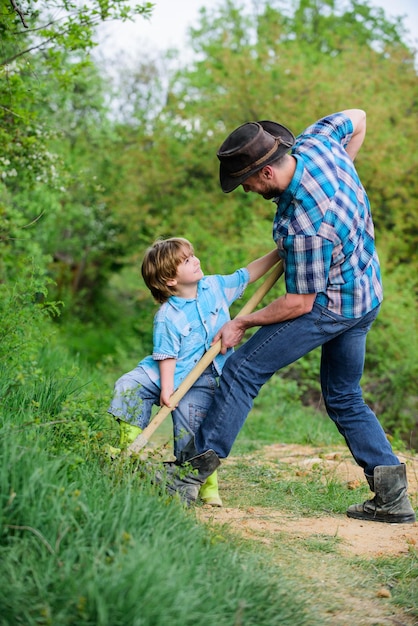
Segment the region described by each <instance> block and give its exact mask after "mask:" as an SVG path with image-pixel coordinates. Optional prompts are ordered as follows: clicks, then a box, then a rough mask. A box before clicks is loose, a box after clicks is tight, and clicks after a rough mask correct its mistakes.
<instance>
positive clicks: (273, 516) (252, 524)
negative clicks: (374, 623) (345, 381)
mask: <svg viewBox="0 0 418 626" xmlns="http://www.w3.org/2000/svg"><path fill="white" fill-rule="evenodd" d="M260 456H261V457H262V458H263V461H264V460H267V461H272V462H274V461H278V460H280V462H281V463H283V462H286V463H288V464H289V466H292V467H293V468H294V472H295V473H296V474H298V475H303V473H305V472H306V473H308V472H309V470H310V468H312V467H313V466H316V467H317V466H318V465H322V466H323V468H324V470H325V473H329V474H332V475H333V476H335V477H338V478H339V479H340V480H341V482H345V483H347V486H348V488H353V487H355V486H358V485H359V484H360V483H361V482H362V481H364V475H363V470H362V469H361V468H360V467H359V466H358V465H356V464H355V463H354V461H352V460H351V457H349V456H348V455H347V453H346V450H345V448H336V449H334V450H331V451H328V452H327V453H326V454H324V453H323V449H322V448H321V449H320V450H319V449H315V448H312V447H310V446H300V445H292V444H289V445H287V444H274V445H270V446H266V447H265V448H264V449H263V451H262V452H261V453H260ZM397 456H398V458H399V460H400V461H401V462H402V463H406V465H407V476H408V493H409V495H410V497H411V500H412V501H413V503H416V501H417V498H418V456H408V455H404V454H398V455H397ZM242 460H243V459H242V457H240V461H241V462H242ZM236 461H237V459H235V458H234V457H229V458H228V459H225V460H224V461H223V465H227V464H233V463H236ZM221 490H222V486H221ZM372 496H373V494H370V497H372ZM200 515H201V517H202V518H203V519H209V518H210V519H211V520H213V521H215V522H217V523H221V524H225V523H227V524H229V525H230V526H231V527H232V528H235V529H237V530H239V532H241V533H243V534H244V535H246V536H247V537H251V536H254V535H257V536H258V535H259V533H260V531H264V532H266V531H267V532H277V531H279V530H280V532H283V531H285V532H286V533H289V534H291V535H294V536H295V537H298V536H299V537H309V536H313V535H328V536H330V537H339V538H340V539H341V540H342V542H341V550H342V551H343V552H346V553H347V554H352V555H357V556H369V557H372V556H374V557H376V556H382V555H385V554H387V555H389V554H390V555H397V554H405V553H407V552H408V550H409V547H410V546H411V545H413V546H415V545H416V546H417V547H418V522H416V523H415V524H382V523H370V522H362V521H359V520H353V519H349V518H348V517H347V518H346V517H335V516H325V517H315V518H307V517H299V518H297V517H294V516H289V515H287V514H286V512H285V511H280V510H276V511H275V510H272V509H270V508H269V509H263V508H260V507H252V506H249V507H247V508H245V509H242V508H239V509H234V508H230V507H228V505H227V504H226V506H224V507H222V508H213V507H203V508H201V509H200Z"/></svg>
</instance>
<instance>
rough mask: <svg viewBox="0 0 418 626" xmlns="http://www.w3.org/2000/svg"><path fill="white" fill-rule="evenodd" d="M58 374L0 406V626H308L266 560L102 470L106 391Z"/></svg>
mask: <svg viewBox="0 0 418 626" xmlns="http://www.w3.org/2000/svg"><path fill="white" fill-rule="evenodd" d="M64 363H65V358H63V359H62V360H61V367H60V368H58V363H57V362H56V361H55V366H56V367H57V370H56V371H57V376H56V377H55V378H51V375H52V374H51V365H52V361H51V360H50V359H49V358H48V356H47V354H46V353H43V352H42V351H41V352H40V353H39V358H38V362H37V365H38V368H39V369H40V370H41V371H40V372H39V376H38V380H37V383H36V385H31V384H29V383H28V384H18V382H17V383H16V384H14V385H9V387H8V392H7V402H3V403H2V405H1V414H0V494H1V508H0V523H1V524H0V624H1V626H16V625H18V624H24V625H25V626H32V625H33V626H35V625H39V624H45V625H51V626H66V625H75V624H77V626H84V625H92V626H93V625H94V626H102V625H103V626H105V625H106V626H110V625H111V626H119V625H121V626H122V625H123V626H125V625H128V624H129V625H131V624H135V625H143V626H148V625H149V626H151V625H157V626H158V625H161V626H166V625H167V624H170V626H177V625H178V626H180V625H181V626H187V625H188V624H190V625H192V624H193V625H196V624H207V623H216V624H219V625H221V626H223V625H225V626H234V625H237V626H238V625H254V626H274V625H276V624H277V625H279V624H280V625H283V626H286V625H289V626H291V625H292V626H294V625H296V626H297V625H300V626H302V625H304V624H310V625H313V624H314V623H315V622H314V621H313V620H312V617H311V616H307V615H306V612H305V610H304V605H303V602H302V600H301V599H299V598H298V597H297V593H295V590H294V588H293V585H291V584H290V583H287V582H286V577H285V574H284V572H282V571H281V570H280V569H279V568H278V567H277V565H276V564H274V563H273V562H271V561H269V559H268V557H267V556H266V555H264V556H262V555H260V554H256V553H254V552H251V551H249V550H246V549H244V547H243V546H239V545H238V544H236V543H235V540H233V539H231V538H230V537H227V536H225V534H224V535H222V536H219V535H214V533H213V531H211V530H209V529H207V528H206V527H205V526H203V525H201V524H199V523H197V521H196V519H195V514H194V511H193V510H185V509H184V507H183V506H182V505H181V504H180V503H179V502H177V501H176V500H171V499H169V498H168V497H167V496H166V495H164V494H160V493H159V492H158V491H157V490H156V488H155V487H153V486H152V485H151V483H150V480H149V478H148V477H147V476H146V475H145V476H144V473H143V472H142V473H139V472H136V471H135V465H133V464H132V463H130V462H122V461H120V462H116V463H111V462H110V461H108V460H107V458H106V457H105V455H104V454H103V452H102V450H103V445H102V443H103V441H105V440H106V438H107V437H108V436H109V437H111V435H112V433H111V432H110V433H109V434H108V433H106V431H104V428H106V423H107V418H106V415H105V409H106V403H107V400H106V394H107V389H106V387H105V386H104V385H101V383H100V381H99V380H94V381H91V383H90V385H87V386H81V387H80V386H79V380H80V379H81V380H83V379H85V378H88V376H85V375H84V374H85V373H83V372H78V374H77V376H74V372H72V373H71V375H69V376H66V375H65V371H64V370H65V367H64ZM2 375H3V376H5V375H6V373H5V371H3V372H2ZM42 381H43V382H42ZM89 387H93V393H92V391H91V390H89ZM19 406H25V407H26V409H25V410H24V411H17V408H18V407H19Z"/></svg>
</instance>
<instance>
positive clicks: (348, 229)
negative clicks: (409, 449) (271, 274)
mask: <svg viewBox="0 0 418 626" xmlns="http://www.w3.org/2000/svg"><path fill="white" fill-rule="evenodd" d="M365 133H366V114H365V113H364V111H361V110H359V109H350V110H346V111H343V112H341V113H336V114H333V115H330V116H328V117H325V118H323V119H321V120H319V121H317V122H315V123H314V124H312V125H311V126H310V127H308V128H307V129H306V130H305V131H304V132H303V133H302V134H301V135H299V136H298V137H297V138H296V139H295V137H294V136H293V134H292V133H291V132H290V131H289V130H288V129H287V128H286V127H284V126H282V125H280V124H277V123H275V122H270V121H261V122H249V123H246V124H243V125H242V126H240V127H239V128H237V129H236V130H234V131H233V132H232V133H231V134H230V135H229V136H228V137H227V139H226V140H225V141H224V143H223V144H222V146H221V147H220V149H219V151H218V153H217V156H218V158H219V161H220V183H221V187H222V190H223V191H224V192H225V193H229V192H231V191H233V190H234V189H236V188H237V187H239V185H242V187H243V189H244V191H246V192H247V193H248V192H253V193H257V194H259V195H261V196H262V197H263V198H265V199H267V200H273V202H274V203H275V204H276V205H277V210H276V214H275V217H274V223H273V238H274V241H275V242H276V244H277V247H278V251H279V255H280V256H281V257H282V259H283V260H284V263H285V284H286V294H285V295H283V296H281V297H279V298H277V300H275V301H274V302H272V303H271V304H269V305H268V306H266V307H264V308H263V309H261V310H258V311H255V312H254V313H251V314H249V315H246V316H243V317H238V318H236V319H234V320H232V321H230V322H228V323H227V324H225V325H224V326H223V327H222V329H221V330H220V331H219V332H218V334H217V335H216V336H215V338H214V341H217V340H218V339H220V338H221V339H222V351H226V350H227V349H228V348H230V347H232V346H236V345H237V344H238V343H239V342H240V340H241V339H242V338H243V336H244V333H245V331H246V330H247V329H248V328H252V327H255V326H260V328H259V330H258V331H257V332H256V333H255V334H254V335H253V336H252V337H251V338H250V339H249V340H248V341H247V342H246V343H244V344H243V345H242V346H241V347H240V348H239V349H238V350H236V352H235V353H234V354H233V355H232V356H230V358H229V359H228V361H227V364H226V366H225V368H224V370H223V373H222V377H221V380H220V386H219V389H218V390H217V392H216V393H215V399H214V401H213V403H212V405H211V407H210V409H209V412H208V416H207V417H206V419H205V420H204V421H203V422H202V424H201V427H200V429H198V431H197V432H196V434H195V439H194V440H192V441H190V442H189V444H188V446H186V448H185V449H184V454H182V456H181V458H180V459H178V460H177V464H184V463H185V462H186V461H187V462H188V463H189V464H190V465H191V467H192V468H193V470H194V471H193V472H191V473H190V474H187V475H186V476H184V469H183V470H182V472H183V474H181V473H179V472H178V469H177V471H176V466H175V464H171V465H170V464H168V484H167V488H168V490H169V492H170V493H176V492H178V493H179V494H180V496H181V497H182V498H183V499H184V500H186V501H187V502H188V503H190V502H193V501H194V500H195V499H196V497H197V494H198V491H199V487H200V486H201V484H202V483H204V481H205V479H206V478H207V476H209V475H210V474H211V473H212V472H213V471H214V470H215V469H216V468H217V467H218V466H219V464H220V460H219V459H220V458H225V457H226V456H228V454H229V452H230V450H231V447H232V445H233V443H234V441H235V439H236V437H237V435H238V433H239V431H240V429H241V427H242V425H243V423H244V421H245V419H246V417H247V415H248V413H249V411H250V410H251V407H252V403H253V399H254V398H255V397H256V396H257V394H258V392H259V390H260V388H261V387H262V386H263V385H264V384H265V383H266V382H267V381H268V380H269V379H270V378H271V376H272V375H273V374H274V373H275V372H276V371H277V370H280V369H281V368H282V367H285V366H286V365H289V364H290V363H292V362H294V361H296V360H297V359H299V358H300V357H302V356H303V355H305V354H307V353H308V352H310V351H311V350H313V349H315V348H317V347H319V346H322V354H321V367H320V379H321V388H322V393H323V397H324V402H325V406H326V409H327V412H328V415H329V416H330V418H331V419H332V420H333V421H334V422H335V424H336V426H337V428H338V430H339V431H340V433H341V434H342V436H343V437H344V438H345V441H346V443H347V445H348V447H349V449H350V451H351V453H352V455H353V457H354V459H355V461H356V462H357V463H358V464H359V465H360V466H361V467H362V468H363V469H364V473H365V476H366V478H367V481H368V483H369V485H370V488H371V490H372V491H373V492H374V493H375V496H374V498H373V499H371V500H367V501H366V502H364V503H362V504H356V505H353V506H350V507H349V509H348V511H347V515H348V516H349V517H354V518H357V519H361V520H371V521H378V522H389V523H412V522H414V521H415V513H414V510H413V508H412V506H411V504H410V502H409V499H408V496H407V479H406V468H405V465H404V464H401V463H400V462H399V459H398V458H397V457H396V456H395V455H394V453H393V451H392V448H391V446H390V443H389V441H388V439H387V438H386V436H385V433H384V431H383V429H382V427H381V425H380V423H379V421H378V419H377V418H376V416H375V414H374V413H373V412H372V410H371V409H370V408H369V407H368V406H367V405H366V404H365V402H364V400H363V397H362V391H361V387H360V379H361V377H362V374H363V365H364V357H365V345H366V336H367V333H368V331H369V329H370V327H371V325H372V323H373V321H374V320H375V318H376V316H377V314H378V312H379V307H380V303H381V301H382V298H383V295H382V286H381V278H380V267H379V260H378V256H377V253H376V250H375V245H374V228H373V222H372V217H371V213H370V206H369V201H368V198H367V195H366V192H365V190H364V189H363V186H362V184H361V182H360V179H359V177H358V174H357V172H356V169H355V167H354V164H353V161H354V159H355V157H356V155H357V153H358V151H359V149H360V147H361V145H362V143H363V140H364V136H365ZM289 151H290V153H289Z"/></svg>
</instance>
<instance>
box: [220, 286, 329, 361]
mask: <svg viewBox="0 0 418 626" xmlns="http://www.w3.org/2000/svg"><path fill="white" fill-rule="evenodd" d="M315 298H316V293H309V294H297V293H286V294H285V295H284V296H280V298H277V300H274V301H273V302H271V303H270V304H268V305H267V306H265V307H264V308H262V309H260V310H259V311H254V312H253V313H250V314H249V315H243V316H242V317H236V318H235V319H233V320H231V321H230V322H227V323H226V324H224V326H222V328H221V329H220V330H219V331H218V333H217V334H216V335H215V337H214V338H213V341H212V343H216V341H218V340H219V339H221V340H222V349H221V352H222V354H225V352H226V351H227V349H228V348H232V347H233V346H236V345H237V344H238V343H239V342H240V341H241V339H242V338H243V336H244V333H245V331H246V330H247V329H248V328H252V327H254V326H268V325H269V324H276V323H277V322H284V321H285V320H292V319H294V318H296V317H300V316H301V315H304V314H305V313H309V312H310V311H311V310H312V307H313V304H314V302H315Z"/></svg>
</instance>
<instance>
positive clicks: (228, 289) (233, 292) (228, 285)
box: [215, 267, 250, 306]
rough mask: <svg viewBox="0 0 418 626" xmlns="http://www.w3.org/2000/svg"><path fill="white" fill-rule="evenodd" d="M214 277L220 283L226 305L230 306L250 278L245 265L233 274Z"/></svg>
mask: <svg viewBox="0 0 418 626" xmlns="http://www.w3.org/2000/svg"><path fill="white" fill-rule="evenodd" d="M215 278H216V280H217V281H218V283H219V285H220V289H221V292H222V294H223V297H224V299H225V300H226V303H227V305H228V306H230V305H231V304H232V303H233V302H235V300H237V299H238V298H241V297H242V294H243V293H244V291H245V289H246V287H247V285H248V282H249V280H250V274H249V271H248V270H247V268H246V267H242V268H241V269H239V270H236V271H235V272H234V273H233V274H227V275H217V276H215ZM219 297H220V295H219Z"/></svg>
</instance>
